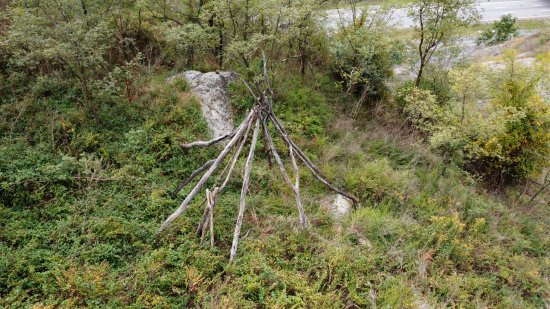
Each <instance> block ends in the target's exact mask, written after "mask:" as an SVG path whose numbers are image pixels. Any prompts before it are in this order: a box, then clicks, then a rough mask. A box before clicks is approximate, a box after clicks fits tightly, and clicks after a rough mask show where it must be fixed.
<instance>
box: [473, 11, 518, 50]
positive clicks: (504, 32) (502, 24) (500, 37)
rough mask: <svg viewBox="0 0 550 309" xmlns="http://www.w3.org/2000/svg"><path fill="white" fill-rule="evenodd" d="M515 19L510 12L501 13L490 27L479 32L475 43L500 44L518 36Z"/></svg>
mask: <svg viewBox="0 0 550 309" xmlns="http://www.w3.org/2000/svg"><path fill="white" fill-rule="evenodd" d="M517 20H518V19H517V18H516V17H513V16H512V14H506V15H502V16H501V17H500V20H498V21H495V22H493V25H492V26H491V28H489V29H487V30H485V31H484V32H483V33H482V34H481V36H480V37H479V38H478V39H477V41H476V43H477V45H481V44H487V45H495V44H500V43H503V42H506V41H508V40H510V39H512V38H515V37H517V36H519V31H518V30H519V26H518V25H517V24H516V22H517Z"/></svg>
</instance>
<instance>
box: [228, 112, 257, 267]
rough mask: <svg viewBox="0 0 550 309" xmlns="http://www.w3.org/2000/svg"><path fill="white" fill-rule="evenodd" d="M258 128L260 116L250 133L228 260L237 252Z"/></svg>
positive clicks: (231, 259) (230, 260)
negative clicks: (237, 212)
mask: <svg viewBox="0 0 550 309" xmlns="http://www.w3.org/2000/svg"><path fill="white" fill-rule="evenodd" d="M259 128H260V118H257V119H256V125H255V127H254V134H253V135H252V142H251V143H250V150H249V151H248V158H247V159H246V165H245V166H244V176H243V187H242V189H241V200H240V203H239V214H238V216H237V224H236V225H235V232H234V233H233V244H232V245H231V252H230V254H229V262H232V261H233V259H234V258H235V254H236V253H237V247H238V246H239V235H240V234H241V226H242V224H243V217H244V210H245V208H246V194H247V193H248V184H249V181H250V169H251V168H252V161H253V160H254V150H255V149H256V143H257V141H258V131H259Z"/></svg>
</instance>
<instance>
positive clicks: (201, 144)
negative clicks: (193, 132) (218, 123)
mask: <svg viewBox="0 0 550 309" xmlns="http://www.w3.org/2000/svg"><path fill="white" fill-rule="evenodd" d="M236 132H237V131H236V130H235V131H233V132H229V133H227V134H225V135H222V136H220V137H216V138H214V139H211V140H209V141H196V142H192V143H189V144H181V145H180V147H181V149H182V150H186V149H189V148H193V147H208V146H211V145H214V144H216V143H219V142H221V141H223V140H225V139H228V138H230V137H232V136H234V135H235V133H236Z"/></svg>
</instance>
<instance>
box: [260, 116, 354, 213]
mask: <svg viewBox="0 0 550 309" xmlns="http://www.w3.org/2000/svg"><path fill="white" fill-rule="evenodd" d="M270 118H271V120H272V121H273V123H274V124H275V128H276V129H277V131H279V133H280V134H281V136H282V137H283V139H284V140H285V141H286V142H287V144H288V145H289V146H290V147H292V148H293V149H294V150H295V151H296V154H297V155H298V157H299V158H300V159H301V160H302V162H304V164H305V165H306V167H307V168H309V170H310V171H311V174H312V175H313V177H315V178H316V179H317V180H319V181H320V182H321V183H323V184H324V185H325V186H326V187H327V188H329V189H330V190H332V191H334V192H336V193H338V194H341V195H343V196H345V197H347V198H348V199H350V200H352V201H353V202H354V203H357V202H359V200H358V199H357V198H356V197H355V196H353V195H352V194H350V193H347V192H345V191H342V190H340V189H338V188H337V187H335V186H334V185H332V184H331V183H330V182H329V181H328V180H327V179H326V178H325V176H324V175H323V173H322V172H321V170H319V168H318V167H317V166H315V164H313V162H311V160H309V158H308V157H307V156H306V155H305V154H304V152H303V151H302V150H301V149H300V148H299V147H298V146H296V144H294V142H293V141H292V140H291V139H290V137H288V134H287V133H286V131H285V129H284V127H283V126H282V124H281V123H280V122H279V120H278V119H277V117H276V116H275V114H273V112H271V113H270Z"/></svg>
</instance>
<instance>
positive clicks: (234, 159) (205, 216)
mask: <svg viewBox="0 0 550 309" xmlns="http://www.w3.org/2000/svg"><path fill="white" fill-rule="evenodd" d="M250 127H251V126H248V128H247V129H246V132H245V133H244V135H243V138H242V140H241V142H240V144H239V147H238V148H237V150H236V151H235V153H233V157H232V158H231V163H230V164H229V165H227V166H226V169H228V171H227V175H226V177H225V180H224V182H223V183H222V185H221V186H220V188H219V190H218V193H221V192H222V191H223V189H225V187H226V186H227V184H228V183H229V179H230V178H231V174H233V170H234V169H235V165H236V164H237V161H238V160H239V156H240V154H241V151H242V150H243V147H244V145H245V144H246V139H247V138H248V133H249V131H250ZM224 172H225V170H224ZM224 172H222V175H223V174H224ZM220 177H221V175H220ZM218 181H219V179H218ZM218 181H216V182H218ZM218 196H219V194H216V198H215V199H214V203H213V204H214V206H215V205H216V202H217V201H218ZM207 223H208V207H205V208H204V212H203V214H202V218H201V221H200V222H199V225H198V227H197V232H196V234H197V235H198V234H199V232H201V231H202V230H203V228H202V227H203V225H204V224H207Z"/></svg>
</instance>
